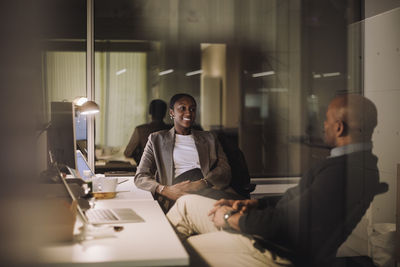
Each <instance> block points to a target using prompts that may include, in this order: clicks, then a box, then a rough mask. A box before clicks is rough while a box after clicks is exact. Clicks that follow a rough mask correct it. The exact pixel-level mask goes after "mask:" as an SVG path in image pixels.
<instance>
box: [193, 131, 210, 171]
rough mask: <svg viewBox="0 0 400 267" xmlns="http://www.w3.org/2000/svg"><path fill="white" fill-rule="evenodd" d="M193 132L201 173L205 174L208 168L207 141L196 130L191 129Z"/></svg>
mask: <svg viewBox="0 0 400 267" xmlns="http://www.w3.org/2000/svg"><path fill="white" fill-rule="evenodd" d="M192 134H193V139H194V143H195V145H196V149H197V153H199V161H200V167H201V172H202V173H203V176H206V175H207V173H208V170H209V169H210V168H209V166H208V165H209V161H208V158H209V156H208V153H209V152H208V145H207V144H208V142H207V140H205V138H203V136H201V135H200V134H199V132H198V131H195V130H192Z"/></svg>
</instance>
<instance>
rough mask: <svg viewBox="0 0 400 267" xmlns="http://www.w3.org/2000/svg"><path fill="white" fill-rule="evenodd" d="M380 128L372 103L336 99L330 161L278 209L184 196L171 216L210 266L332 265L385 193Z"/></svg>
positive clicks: (328, 123) (328, 126)
mask: <svg viewBox="0 0 400 267" xmlns="http://www.w3.org/2000/svg"><path fill="white" fill-rule="evenodd" d="M376 124H377V111H376V107H375V105H374V104H373V103H372V102H371V101H370V100H368V99H366V98H365V97H363V96H360V95H353V94H350V95H343V96H339V97H336V98H335V99H334V100H333V101H332V102H331V103H330V105H329V107H328V110H327V112H326V120H325V123H324V129H325V141H326V143H327V144H328V145H330V146H331V147H332V148H333V149H332V150H331V154H330V156H329V157H328V158H327V159H325V160H323V161H321V162H320V163H319V164H316V165H315V166H313V167H312V168H311V169H310V170H309V171H308V172H307V173H305V174H304V175H303V177H302V179H301V180H300V182H299V185H297V186H295V187H293V188H291V189H289V190H287V191H286V192H285V194H284V195H283V197H282V198H281V199H280V200H279V202H278V203H277V204H276V205H272V204H270V203H269V202H268V198H262V199H259V200H256V199H249V200H236V201H234V200H219V201H217V202H216V201H215V200H212V199H209V198H205V197H202V196H198V195H186V196H183V197H181V198H180V199H178V200H177V201H176V203H175V205H174V206H173V207H172V208H171V209H170V211H169V212H168V214H167V217H168V219H169V220H170V222H171V223H172V225H174V227H175V228H176V230H177V232H178V233H179V234H180V235H181V236H182V237H183V238H185V237H189V238H188V239H187V241H188V244H189V245H190V246H189V247H193V248H194V251H196V253H198V254H200V256H201V259H204V260H205V261H206V262H207V264H209V265H211V266H244V265H246V266H282V265H283V266H285V265H291V264H294V265H295V266H331V264H332V261H333V260H334V259H335V255H336V251H337V249H338V248H339V246H340V245H341V244H342V243H343V242H344V241H345V240H346V238H347V237H348V236H349V235H350V233H351V232H352V230H353V229H354V228H355V226H356V225H357V223H358V222H359V221H360V220H361V218H362V216H363V215H364V213H365V212H366V210H367V208H368V207H369V205H370V203H371V201H372V200H373V198H374V196H375V195H376V194H378V193H380V192H381V190H380V187H381V184H380V183H379V172H378V169H377V160H378V159H377V158H376V156H375V155H373V154H372V152H371V149H372V143H371V137H372V133H373V130H374V128H375V126H376ZM221 228H222V229H224V230H225V231H221ZM193 234H197V235H194V236H191V235H193ZM196 253H195V254H194V255H195V256H196V255H197V254H196Z"/></svg>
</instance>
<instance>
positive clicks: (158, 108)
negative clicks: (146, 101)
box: [149, 99, 167, 120]
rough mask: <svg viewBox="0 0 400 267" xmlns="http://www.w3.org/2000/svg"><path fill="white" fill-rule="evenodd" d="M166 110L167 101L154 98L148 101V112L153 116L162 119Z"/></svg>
mask: <svg viewBox="0 0 400 267" xmlns="http://www.w3.org/2000/svg"><path fill="white" fill-rule="evenodd" d="M166 112H167V103H165V102H164V101H163V100H161V99H154V100H152V101H151V102H150V106H149V114H150V115H151V116H152V117H153V118H155V119H159V120H162V119H163V118H164V117H165V113H166Z"/></svg>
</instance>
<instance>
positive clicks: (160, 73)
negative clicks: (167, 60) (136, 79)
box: [158, 69, 174, 76]
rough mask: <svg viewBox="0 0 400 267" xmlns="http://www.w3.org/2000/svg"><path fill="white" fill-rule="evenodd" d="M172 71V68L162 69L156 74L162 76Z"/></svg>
mask: <svg viewBox="0 0 400 267" xmlns="http://www.w3.org/2000/svg"><path fill="white" fill-rule="evenodd" d="M172 72H174V70H173V69H169V70H164V71H161V72H159V73H158V75H159V76H163V75H166V74H169V73H172Z"/></svg>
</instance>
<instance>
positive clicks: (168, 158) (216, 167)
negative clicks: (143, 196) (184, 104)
mask: <svg viewBox="0 0 400 267" xmlns="http://www.w3.org/2000/svg"><path fill="white" fill-rule="evenodd" d="M192 134H193V139H194V142H195V145H196V148H197V152H198V153H199V160H200V166H201V172H202V173H203V177H204V178H205V179H207V181H209V182H210V183H211V184H213V185H214V186H213V188H214V189H219V190H221V189H226V188H227V187H228V186H229V183H230V181H231V168H230V166H229V164H228V160H227V158H226V155H225V153H224V151H223V149H222V146H221V144H220V143H219V142H218V139H217V138H216V137H215V136H214V135H213V134H212V133H210V132H206V131H196V130H193V129H192ZM174 146H175V128H174V127H172V128H171V129H170V130H163V131H159V132H156V133H152V134H151V135H150V136H149V139H148V141H147V144H146V147H145V149H144V152H143V155H142V159H141V160H140V164H139V166H138V167H137V170H136V175H135V185H136V186H137V187H138V188H141V189H144V190H147V191H151V192H152V193H153V194H154V193H155V190H156V188H157V186H158V185H159V184H163V185H172V184H173V180H174V160H173V150H174Z"/></svg>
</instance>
